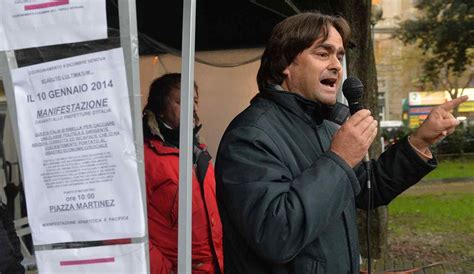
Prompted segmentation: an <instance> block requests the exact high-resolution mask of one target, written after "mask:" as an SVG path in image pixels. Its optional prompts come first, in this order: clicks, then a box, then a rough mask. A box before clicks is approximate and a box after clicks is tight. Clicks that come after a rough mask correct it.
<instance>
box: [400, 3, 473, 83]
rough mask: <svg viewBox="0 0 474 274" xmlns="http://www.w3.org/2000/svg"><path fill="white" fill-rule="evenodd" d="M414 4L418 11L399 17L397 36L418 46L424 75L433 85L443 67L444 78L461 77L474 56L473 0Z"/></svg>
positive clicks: (406, 42)
mask: <svg viewBox="0 0 474 274" xmlns="http://www.w3.org/2000/svg"><path fill="white" fill-rule="evenodd" d="M417 8H418V9H419V11H420V15H419V16H418V17H417V18H415V19H409V20H406V21H403V22H402V23H401V24H400V30H399V32H398V37H399V38H400V39H401V40H402V41H403V42H404V43H405V44H417V45H418V47H419V48H420V49H422V51H423V53H424V55H425V57H426V59H425V62H424V71H425V77H426V79H427V80H429V81H431V82H432V83H433V84H434V85H435V86H437V85H438V84H439V82H440V72H443V70H445V72H446V73H445V75H443V77H445V78H446V76H447V75H452V76H454V77H461V76H462V75H463V73H464V72H465V71H467V70H468V68H469V66H470V65H471V64H472V61H473V58H474V48H473V45H474V1H472V0H420V1H419V4H418V5H417ZM444 80H446V79H444ZM449 88H450V89H451V88H459V86H456V87H449Z"/></svg>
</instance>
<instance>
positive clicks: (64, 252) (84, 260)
mask: <svg viewBox="0 0 474 274" xmlns="http://www.w3.org/2000/svg"><path fill="white" fill-rule="evenodd" d="M35 256H36V262H37V265H38V270H39V273H48V274H59V273H68V274H75V273H77V274H84V273H101V274H102V273H113V274H121V273H123V274H130V273H133V274H140V273H147V272H146V259H145V245H144V244H143V243H141V244H128V245H111V246H99V247H87V248H79V249H61V250H45V251H36V253H35Z"/></svg>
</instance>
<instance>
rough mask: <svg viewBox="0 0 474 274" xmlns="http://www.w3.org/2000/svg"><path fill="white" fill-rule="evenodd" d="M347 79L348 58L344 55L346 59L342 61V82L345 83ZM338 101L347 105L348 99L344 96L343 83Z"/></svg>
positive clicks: (337, 97)
mask: <svg viewBox="0 0 474 274" xmlns="http://www.w3.org/2000/svg"><path fill="white" fill-rule="evenodd" d="M346 79H347V57H346V56H345V55H344V58H343V59H342V82H344V81H345V80H346ZM336 100H337V101H338V102H340V103H342V104H345V105H347V99H346V97H344V95H343V94H342V83H341V86H340V89H339V90H338V92H337V95H336Z"/></svg>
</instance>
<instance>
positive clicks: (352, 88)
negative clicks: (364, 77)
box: [342, 77, 364, 114]
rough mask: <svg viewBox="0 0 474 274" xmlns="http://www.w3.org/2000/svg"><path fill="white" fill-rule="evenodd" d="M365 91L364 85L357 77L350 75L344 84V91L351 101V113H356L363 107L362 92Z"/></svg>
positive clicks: (349, 101)
mask: <svg viewBox="0 0 474 274" xmlns="http://www.w3.org/2000/svg"><path fill="white" fill-rule="evenodd" d="M363 91H364V85H363V84H362V82H361V81H360V80H359V78H357V77H348V78H347V79H346V80H345V81H344V84H342V93H343V94H344V96H345V97H346V99H347V101H348V103H349V109H350V110H351V114H354V113H356V112H357V111H359V110H360V109H362V104H361V103H360V101H361V98H362V92H363Z"/></svg>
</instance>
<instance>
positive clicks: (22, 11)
mask: <svg viewBox="0 0 474 274" xmlns="http://www.w3.org/2000/svg"><path fill="white" fill-rule="evenodd" d="M0 18H1V20H0V51H2V50H15V49H22V48H33V47H42V46H49V45H56V44H65V43H76V42H82V41H89V40H98V39H105V38H107V16H106V9H105V0H94V1H89V0H2V1H0Z"/></svg>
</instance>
